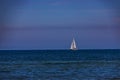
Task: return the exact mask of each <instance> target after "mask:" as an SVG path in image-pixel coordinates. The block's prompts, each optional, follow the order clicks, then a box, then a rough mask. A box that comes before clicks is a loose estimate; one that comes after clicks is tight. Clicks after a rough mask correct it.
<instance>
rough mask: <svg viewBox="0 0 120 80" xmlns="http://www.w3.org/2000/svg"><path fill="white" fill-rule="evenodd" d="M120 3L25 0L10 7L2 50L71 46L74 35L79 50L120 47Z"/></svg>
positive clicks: (73, 0)
mask: <svg viewBox="0 0 120 80" xmlns="http://www.w3.org/2000/svg"><path fill="white" fill-rule="evenodd" d="M116 1H117V0H116ZM118 2H119V1H118ZM118 2H115V1H112V0H109V1H108V0H25V1H24V2H22V3H21V4H19V5H16V6H12V9H11V10H9V14H8V15H7V17H6V20H7V21H6V24H5V25H7V26H8V32H7V33H8V34H7V35H6V36H7V37H6V38H5V40H4V42H3V44H2V47H1V49H68V48H69V47H70V44H71V41H72V38H73V37H74V38H75V39H76V42H77V46H78V48H79V49H109V48H115V49H117V48H120V44H119V31H118V29H119V23H118V22H119V19H120V18H119V6H117V5H118V4H117V3H118Z"/></svg>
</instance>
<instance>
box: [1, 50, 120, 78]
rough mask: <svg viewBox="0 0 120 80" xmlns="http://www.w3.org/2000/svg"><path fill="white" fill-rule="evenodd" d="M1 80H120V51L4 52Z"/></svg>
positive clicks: (2, 55)
mask: <svg viewBox="0 0 120 80" xmlns="http://www.w3.org/2000/svg"><path fill="white" fill-rule="evenodd" d="M0 80H120V50H77V51H71V50H1V51H0Z"/></svg>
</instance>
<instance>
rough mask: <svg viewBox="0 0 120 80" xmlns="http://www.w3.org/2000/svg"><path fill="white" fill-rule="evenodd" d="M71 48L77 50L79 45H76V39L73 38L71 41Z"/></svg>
mask: <svg viewBox="0 0 120 80" xmlns="http://www.w3.org/2000/svg"><path fill="white" fill-rule="evenodd" d="M70 49H71V50H76V49H77V47H76V43H75V39H74V38H73V41H72V43H71V47H70Z"/></svg>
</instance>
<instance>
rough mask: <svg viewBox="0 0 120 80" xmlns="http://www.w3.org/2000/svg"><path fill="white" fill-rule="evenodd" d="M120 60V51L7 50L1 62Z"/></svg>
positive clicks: (0, 58)
mask: <svg viewBox="0 0 120 80" xmlns="http://www.w3.org/2000/svg"><path fill="white" fill-rule="evenodd" d="M30 60H31V61H81V60H82V61H85V60H120V50H77V51H71V50H6V51H0V61H30Z"/></svg>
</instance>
